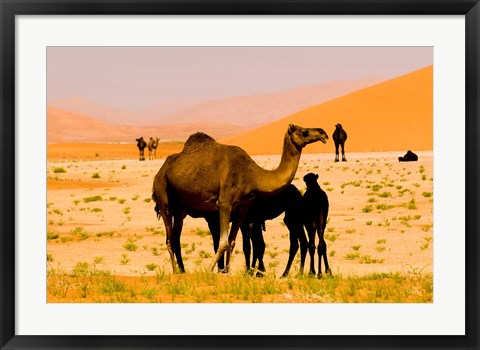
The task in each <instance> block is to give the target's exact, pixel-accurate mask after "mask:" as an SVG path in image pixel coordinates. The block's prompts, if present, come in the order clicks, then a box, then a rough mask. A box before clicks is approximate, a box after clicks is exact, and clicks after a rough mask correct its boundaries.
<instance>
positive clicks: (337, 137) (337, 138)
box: [332, 124, 347, 162]
mask: <svg viewBox="0 0 480 350" xmlns="http://www.w3.org/2000/svg"><path fill="white" fill-rule="evenodd" d="M332 138H333V142H335V161H336V162H338V146H342V162H346V161H347V159H346V158H345V141H347V133H346V132H345V130H343V128H342V124H335V131H334V132H333V135H332Z"/></svg>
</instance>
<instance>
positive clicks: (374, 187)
mask: <svg viewBox="0 0 480 350" xmlns="http://www.w3.org/2000/svg"><path fill="white" fill-rule="evenodd" d="M382 187H383V186H382V185H378V184H375V185H372V186H371V187H370V188H371V189H372V191H375V192H377V191H379V190H380V189H381V188H382Z"/></svg>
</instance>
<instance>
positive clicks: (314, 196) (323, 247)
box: [303, 173, 330, 278]
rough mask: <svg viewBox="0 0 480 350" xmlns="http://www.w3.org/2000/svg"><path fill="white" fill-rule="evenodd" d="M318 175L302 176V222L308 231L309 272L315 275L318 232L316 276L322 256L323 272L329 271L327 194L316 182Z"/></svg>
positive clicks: (320, 265) (319, 270)
mask: <svg viewBox="0 0 480 350" xmlns="http://www.w3.org/2000/svg"><path fill="white" fill-rule="evenodd" d="M317 179H318V175H317V174H314V173H308V174H307V175H305V176H304V177H303V181H305V184H306V185H307V190H306V191H305V194H304V195H303V200H304V208H303V209H304V224H305V228H306V229H307V233H308V250H309V252H310V274H312V275H315V263H314V260H315V233H317V234H318V238H319V242H318V248H317V251H318V277H319V278H320V277H321V276H322V257H323V260H324V262H325V272H327V273H328V272H330V267H329V265H328V259H327V243H326V242H325V238H324V232H325V227H326V225H327V217H328V196H327V194H326V193H325V191H323V190H322V189H321V188H320V185H319V184H318V182H317Z"/></svg>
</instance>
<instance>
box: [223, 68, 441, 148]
mask: <svg viewBox="0 0 480 350" xmlns="http://www.w3.org/2000/svg"><path fill="white" fill-rule="evenodd" d="M289 123H293V124H298V125H301V126H304V127H321V128H323V129H324V130H325V131H326V132H327V133H328V135H329V136H330V137H331V135H332V134H333V131H334V130H335V124H336V123H341V124H342V125H343V127H344V129H345V130H346V131H347V133H348V140H347V142H346V146H345V148H346V152H347V154H348V152H384V151H407V150H409V149H411V150H413V151H420V150H432V149H433V66H429V67H426V68H423V69H420V70H417V71H415V72H412V73H409V74H406V75H403V76H401V77H398V78H395V79H392V80H388V81H386V82H383V83H380V84H377V85H374V86H372V87H368V88H365V89H362V90H359V91H357V92H354V93H352V94H349V95H346V96H343V97H340V98H338V99H335V100H332V101H329V102H326V103H323V104H320V105H317V106H314V107H311V108H308V109H305V110H303V111H300V112H298V113H295V114H293V115H290V116H288V117H286V118H283V119H281V120H278V121H276V122H274V123H271V124H268V125H265V126H263V127H260V128H257V129H254V130H251V131H248V132H245V133H241V134H239V135H237V136H232V137H228V138H224V139H222V140H220V142H223V143H228V144H234V145H238V146H240V147H242V148H243V149H245V150H246V151H247V152H249V153H250V154H275V153H280V152H281V149H282V143H283V135H284V134H285V131H286V130H287V126H288V124H289ZM332 151H334V143H333V140H331V138H330V140H329V141H328V142H327V144H326V145H324V144H321V143H315V144H313V145H310V146H308V147H307V148H306V149H305V152H308V153H317V152H332Z"/></svg>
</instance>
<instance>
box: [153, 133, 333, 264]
mask: <svg viewBox="0 0 480 350" xmlns="http://www.w3.org/2000/svg"><path fill="white" fill-rule="evenodd" d="M327 139H328V135H327V134H326V133H325V131H324V130H322V129H320V128H302V127H300V126H297V125H293V124H290V125H289V126H288V129H287V132H286V133H285V137H284V145H283V152H282V157H281V161H280V164H279V166H278V167H277V169H275V170H265V169H263V168H261V167H259V166H258V165H257V163H255V161H254V160H253V159H252V158H251V157H250V156H249V155H248V154H247V153H246V152H245V151H244V150H243V149H241V148H240V147H237V146H230V145H224V144H220V143H218V142H216V141H215V140H214V139H213V138H211V137H210V136H208V135H206V134H204V133H196V134H194V135H192V136H190V137H189V138H188V140H187V141H186V142H185V145H184V148H183V150H182V152H180V153H177V154H174V155H171V156H169V157H168V158H167V161H166V162H165V163H164V164H163V165H162V167H161V168H160V170H159V171H158V173H157V175H156V176H155V179H154V184H153V195H152V198H153V199H154V201H155V203H156V206H155V208H156V211H157V215H158V216H161V217H162V219H163V222H164V224H165V230H166V232H167V242H166V243H167V249H168V252H169V254H170V259H171V262H172V267H173V271H175V270H176V269H175V256H176V258H177V264H178V265H179V268H180V270H183V262H181V247H180V244H179V242H180V239H179V237H180V234H181V230H182V226H183V219H184V218H185V216H186V215H187V208H191V209H194V210H199V211H207V212H217V211H218V215H219V227H220V242H219V247H218V250H217V254H216V255H215V258H214V260H213V262H212V264H211V266H210V269H212V270H213V268H214V267H215V265H216V264H217V262H218V260H219V259H220V257H222V256H223V254H224V253H226V271H227V272H228V271H229V268H230V255H231V253H232V250H233V247H234V246H235V239H236V236H237V233H238V230H239V228H240V225H241V224H242V221H243V218H244V216H245V214H246V213H247V211H248V209H249V206H250V205H251V203H252V201H253V199H254V198H255V197H256V196H258V195H274V194H276V193H278V192H280V191H282V190H283V189H285V188H286V187H287V186H288V185H289V184H290V183H291V182H292V180H293V178H294V176H295V173H296V171H297V168H298V163H299V161H300V156H301V153H302V149H303V148H304V147H305V146H306V145H308V144H310V143H312V142H317V141H322V142H324V143H325V142H326V140H327ZM230 220H231V221H232V225H231V229H230V232H229V226H230ZM180 262H181V266H180Z"/></svg>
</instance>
